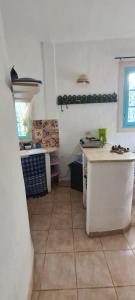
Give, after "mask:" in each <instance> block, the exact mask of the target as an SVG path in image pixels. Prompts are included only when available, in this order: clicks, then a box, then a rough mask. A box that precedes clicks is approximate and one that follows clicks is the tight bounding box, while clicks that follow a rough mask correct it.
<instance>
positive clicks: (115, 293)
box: [103, 250, 119, 300]
mask: <svg viewBox="0 0 135 300" xmlns="http://www.w3.org/2000/svg"><path fill="white" fill-rule="evenodd" d="M103 254H104V258H105V261H106V264H107V267H108V270H109V273H110V277H111V280H112V284H113V288H114V290H115V294H116V297H117V300H119V299H118V295H117V292H116V287H115V285H114V280H113V277H112V274H111V270H110V267H109V264H108V261H107V258H106V255H105V251H104V250H103Z"/></svg>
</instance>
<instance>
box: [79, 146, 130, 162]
mask: <svg viewBox="0 0 135 300" xmlns="http://www.w3.org/2000/svg"><path fill="white" fill-rule="evenodd" d="M111 147H112V146H111V145H110V144H106V145H105V146H104V147H103V148H82V147H81V149H82V152H83V153H84V155H85V156H86V158H87V160H88V161H89V162H104V161H135V153H132V152H126V153H124V154H117V153H113V152H110V150H111Z"/></svg>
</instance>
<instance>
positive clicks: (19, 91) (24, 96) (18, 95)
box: [11, 82, 41, 102]
mask: <svg viewBox="0 0 135 300" xmlns="http://www.w3.org/2000/svg"><path fill="white" fill-rule="evenodd" d="M40 85H41V84H38V83H25V82H23V83H20V82H12V87H11V90H12V93H13V97H14V100H20V101H21V100H22V101H23V100H24V101H25V102H26V101H31V100H32V98H33V97H34V95H36V94H38V93H39V91H40Z"/></svg>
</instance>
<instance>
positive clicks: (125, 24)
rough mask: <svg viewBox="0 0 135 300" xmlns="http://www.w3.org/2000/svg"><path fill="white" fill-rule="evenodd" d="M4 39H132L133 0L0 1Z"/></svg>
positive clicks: (134, 14)
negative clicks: (28, 36) (31, 37)
mask: <svg viewBox="0 0 135 300" xmlns="http://www.w3.org/2000/svg"><path fill="white" fill-rule="evenodd" d="M0 3H1V4H0V6H1V9H2V15H3V19H4V25H5V30H6V35H7V36H8V37H10V38H12V37H13V36H18V35H23V36H24V35H26V34H27V35H32V36H34V37H35V38H37V39H39V40H43V41H55V42H56V41H57V42H59V41H76V40H77V41H83V40H91V39H94V40H95V39H106V38H120V37H121V38H124V37H135V1H134V0H12V1H10V0H0Z"/></svg>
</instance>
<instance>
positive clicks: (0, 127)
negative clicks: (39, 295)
mask: <svg viewBox="0 0 135 300" xmlns="http://www.w3.org/2000/svg"><path fill="white" fill-rule="evenodd" d="M0 70H1V71H0V141H1V143H0V238H1V241H0V299H2V300H26V299H28V298H27V297H28V289H29V284H30V280H31V275H32V264H33V247H32V244H31V238H30V231H29V222H28V213H27V205H26V197H25V189H24V182H23V176H22V169H21V162H20V156H19V146H18V138H17V129H16V119H15V111H14V107H13V100H12V96H11V91H10V89H9V87H8V85H7V81H8V67H7V56H6V46H5V40H4V35H3V31H2V20H1V15H0Z"/></svg>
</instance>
